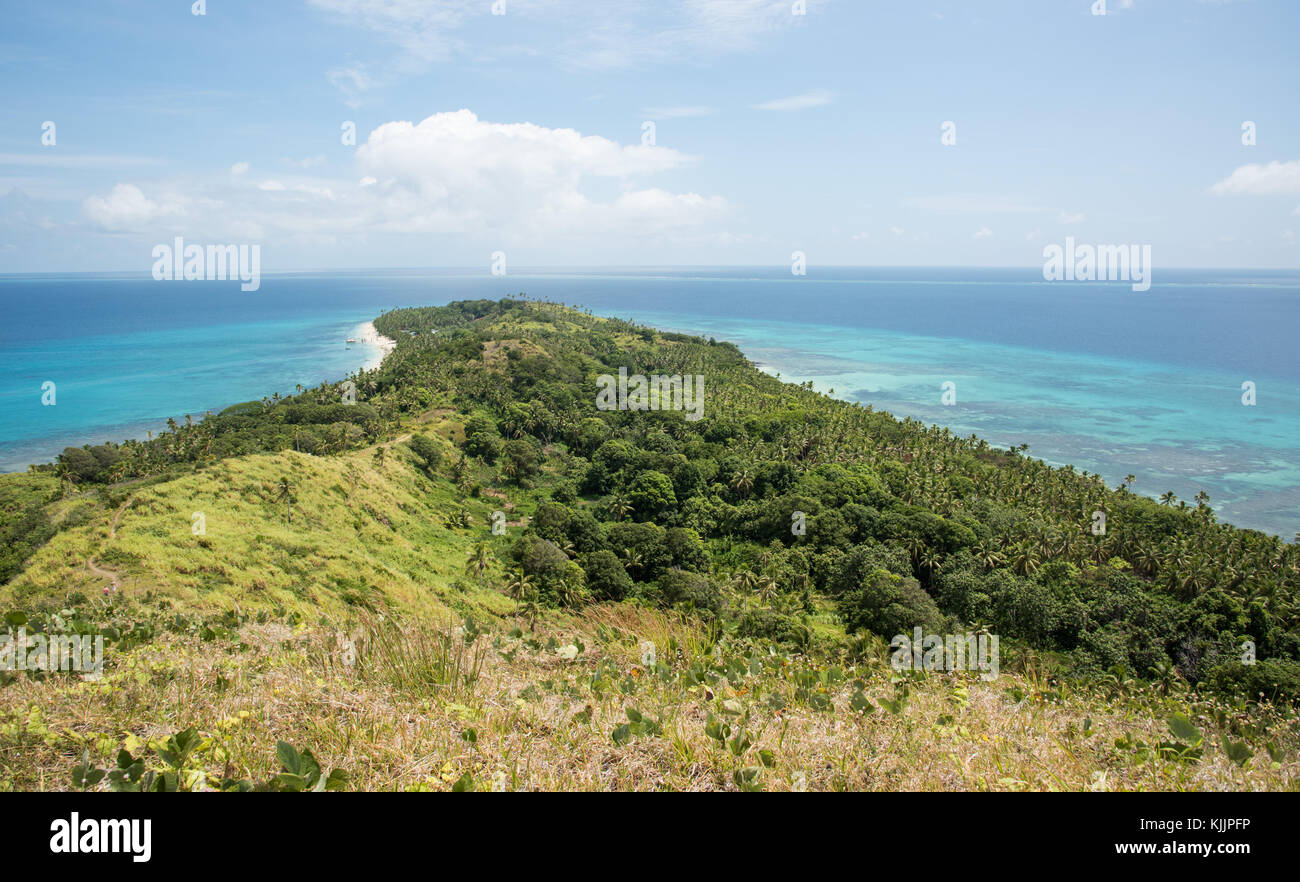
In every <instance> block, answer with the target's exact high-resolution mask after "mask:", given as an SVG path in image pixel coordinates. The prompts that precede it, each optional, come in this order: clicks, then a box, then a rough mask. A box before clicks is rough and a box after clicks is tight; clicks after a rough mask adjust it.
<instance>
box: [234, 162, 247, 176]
mask: <svg viewBox="0 0 1300 882" xmlns="http://www.w3.org/2000/svg"><path fill="white" fill-rule="evenodd" d="M247 171H248V163H247V162H236V163H235V164H234V165H232V166H231V167H230V173H231V174H232V175H234V176H235V177H239V176H240V175H242V174H244V173H245V172H247Z"/></svg>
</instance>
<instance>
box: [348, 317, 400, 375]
mask: <svg viewBox="0 0 1300 882" xmlns="http://www.w3.org/2000/svg"><path fill="white" fill-rule="evenodd" d="M352 336H353V337H355V338H356V340H357V342H358V343H360V344H362V345H363V346H368V347H370V348H371V349H372V350H373V352H374V354H373V356H372V357H371V359H370V360H369V361H367V362H366V364H365V369H366V370H368V371H369V370H374V369H375V368H377V367H379V365H380V364H382V363H383V361H384V356H386V355H388V353H390V352H392V351H393V348H394V347H395V346H397V341H396V340H393V339H392V338H390V337H385V336H384V335H383V334H381V333H379V331H378V330H376V329H375V323H374V322H366V323H365V324H363V325H357V329H356V330H355V331H353V332H352Z"/></svg>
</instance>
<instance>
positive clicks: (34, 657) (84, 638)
mask: <svg viewBox="0 0 1300 882" xmlns="http://www.w3.org/2000/svg"><path fill="white" fill-rule="evenodd" d="M0 671H46V672H50V671H62V672H65V673H71V672H74V671H75V672H78V673H81V674H84V675H85V677H86V679H87V680H98V679H99V678H100V677H101V676H102V675H103V673H104V637H103V635H102V634H95V635H90V634H28V633H27V629H26V628H25V627H20V628H19V629H18V632H17V634H9V633H5V634H0Z"/></svg>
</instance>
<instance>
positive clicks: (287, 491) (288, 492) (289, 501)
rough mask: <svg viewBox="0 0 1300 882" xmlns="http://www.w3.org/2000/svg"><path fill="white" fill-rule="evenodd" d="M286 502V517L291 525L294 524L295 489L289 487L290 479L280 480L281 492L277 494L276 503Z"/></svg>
mask: <svg viewBox="0 0 1300 882" xmlns="http://www.w3.org/2000/svg"><path fill="white" fill-rule="evenodd" d="M281 499H283V500H284V516H285V519H286V520H287V521H288V522H289V523H291V524H292V523H293V489H292V487H291V486H290V485H289V479H288V478H284V477H282V478H280V492H279V493H277V494H276V496H275V501H276V502H279V501H280V500H281Z"/></svg>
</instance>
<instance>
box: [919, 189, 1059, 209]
mask: <svg viewBox="0 0 1300 882" xmlns="http://www.w3.org/2000/svg"><path fill="white" fill-rule="evenodd" d="M903 204H904V205H906V206H908V207H910V208H919V209H921V210H922V211H935V212H939V213H942V214H1033V213H1035V212H1040V211H1043V210H1044V209H1043V208H1042V207H1041V206H1038V205H1033V204H1030V203H1027V202H1021V201H1018V200H1016V199H1006V198H1003V197H1001V196H982V195H978V194H973V193H949V194H945V195H942V196H911V197H908V198H907V199H904V200H903Z"/></svg>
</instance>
